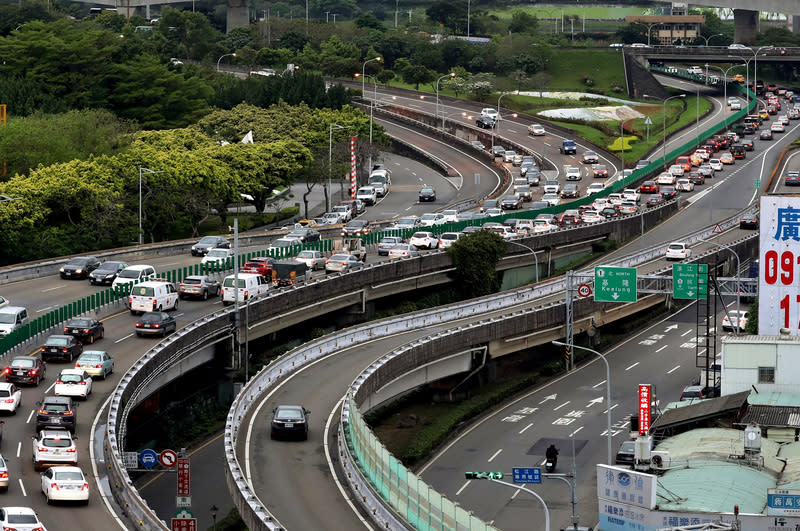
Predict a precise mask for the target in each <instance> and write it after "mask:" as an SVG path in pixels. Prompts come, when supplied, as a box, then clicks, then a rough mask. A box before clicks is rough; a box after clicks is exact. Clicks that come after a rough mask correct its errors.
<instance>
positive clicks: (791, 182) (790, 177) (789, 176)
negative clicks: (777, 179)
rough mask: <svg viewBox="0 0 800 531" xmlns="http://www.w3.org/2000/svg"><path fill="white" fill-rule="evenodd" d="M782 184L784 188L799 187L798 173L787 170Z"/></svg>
mask: <svg viewBox="0 0 800 531" xmlns="http://www.w3.org/2000/svg"><path fill="white" fill-rule="evenodd" d="M783 184H785V185H786V186H800V171H797V170H789V171H788V172H786V177H784V178H783Z"/></svg>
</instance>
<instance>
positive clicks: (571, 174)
mask: <svg viewBox="0 0 800 531" xmlns="http://www.w3.org/2000/svg"><path fill="white" fill-rule="evenodd" d="M582 178H583V176H582V175H581V169H580V168H577V167H575V166H570V167H568V168H567V180H568V181H580V180H581V179H582Z"/></svg>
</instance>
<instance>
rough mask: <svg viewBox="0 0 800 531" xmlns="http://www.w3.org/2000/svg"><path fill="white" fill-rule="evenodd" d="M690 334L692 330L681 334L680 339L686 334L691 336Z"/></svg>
mask: <svg viewBox="0 0 800 531" xmlns="http://www.w3.org/2000/svg"><path fill="white" fill-rule="evenodd" d="M692 332H694V330H691V329H689V330H687V331H686V332H684V333H682V334H681V337H683V336H685V335H686V334H691V333H692Z"/></svg>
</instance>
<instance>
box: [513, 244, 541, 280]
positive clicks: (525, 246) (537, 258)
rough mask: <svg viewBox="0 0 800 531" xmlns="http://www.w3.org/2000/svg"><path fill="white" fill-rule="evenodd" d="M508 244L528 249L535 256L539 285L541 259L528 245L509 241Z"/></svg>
mask: <svg viewBox="0 0 800 531" xmlns="http://www.w3.org/2000/svg"><path fill="white" fill-rule="evenodd" d="M506 243H510V244H511V245H519V246H520V247H524V248H526V249H527V250H529V251H530V252H531V254H532V255H533V259H534V260H536V283H537V284H538V283H539V257H538V256H536V251H534V250H533V249H531V248H530V247H528V246H527V245H525V244H522V243H519V242H512V241H509V242H506Z"/></svg>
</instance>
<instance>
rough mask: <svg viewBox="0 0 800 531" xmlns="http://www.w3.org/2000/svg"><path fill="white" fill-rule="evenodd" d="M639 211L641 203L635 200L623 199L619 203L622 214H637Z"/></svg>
mask: <svg viewBox="0 0 800 531" xmlns="http://www.w3.org/2000/svg"><path fill="white" fill-rule="evenodd" d="M637 212H639V205H637V204H636V202H635V201H623V202H622V203H621V204H620V205H619V213H620V214H636V213H637Z"/></svg>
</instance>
